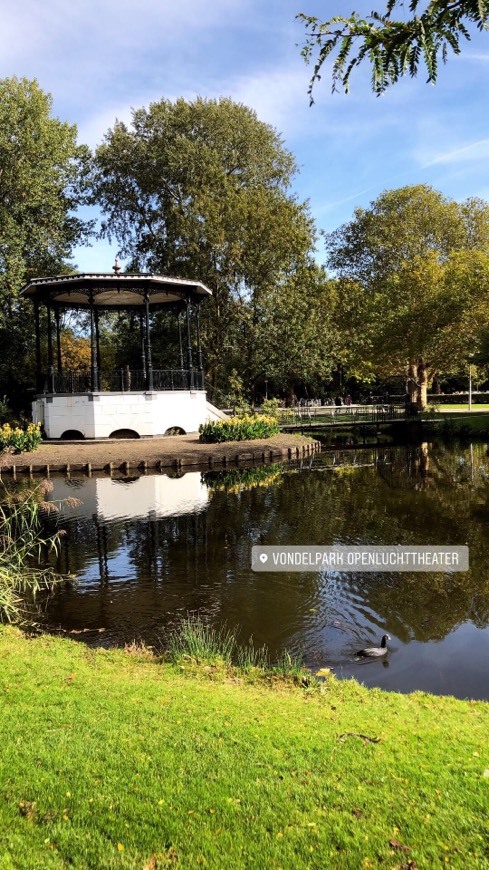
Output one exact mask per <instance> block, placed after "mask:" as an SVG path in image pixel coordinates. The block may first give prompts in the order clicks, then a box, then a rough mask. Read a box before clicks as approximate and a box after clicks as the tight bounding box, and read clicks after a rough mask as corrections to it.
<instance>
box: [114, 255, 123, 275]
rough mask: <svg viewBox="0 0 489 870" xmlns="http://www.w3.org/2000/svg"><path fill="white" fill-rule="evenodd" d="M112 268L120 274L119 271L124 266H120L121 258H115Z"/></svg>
mask: <svg viewBox="0 0 489 870" xmlns="http://www.w3.org/2000/svg"><path fill="white" fill-rule="evenodd" d="M112 268H113V270H114V272H115V274H116V275H118V274H119V272H120V271H121V268H122V267H121V266H119V260H118V259H117V257H116V258H115V263H114V265H113V266H112Z"/></svg>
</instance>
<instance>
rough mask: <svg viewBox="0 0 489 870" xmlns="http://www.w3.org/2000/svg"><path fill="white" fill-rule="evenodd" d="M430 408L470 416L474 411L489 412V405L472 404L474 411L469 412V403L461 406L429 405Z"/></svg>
mask: <svg viewBox="0 0 489 870" xmlns="http://www.w3.org/2000/svg"><path fill="white" fill-rule="evenodd" d="M428 407H429V408H436V410H437V411H445V412H446V411H466V412H467V414H470V413H471V412H472V411H489V405H475V404H474V403H472V409H471V411H469V406H468V403H467V402H465V403H463V404H460V405H429V406H428Z"/></svg>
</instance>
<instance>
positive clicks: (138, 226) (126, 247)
mask: <svg viewBox="0 0 489 870" xmlns="http://www.w3.org/2000/svg"><path fill="white" fill-rule="evenodd" d="M296 171H297V169H296V166H295V162H294V158H293V156H292V154H291V153H290V152H289V151H287V150H286V148H285V147H284V144H283V141H282V139H281V137H280V136H279V134H278V133H277V132H276V131H275V130H274V129H273V128H272V127H271V126H269V125H268V124H265V123H262V122H261V121H259V120H258V119H257V117H256V114H255V113H254V112H253V111H252V110H251V109H249V108H247V107H246V106H243V105H241V104H237V103H234V102H232V101H231V100H230V99H220V100H205V99H202V98H198V99H196V100H195V101H193V102H186V101H185V100H183V99H178V100H177V101H176V102H174V103H173V102H171V101H169V100H161V101H160V102H158V103H153V104H151V105H150V107H149V109H146V108H142V109H138V110H137V111H134V112H133V120H132V126H131V127H127V126H126V125H125V124H122V123H120V122H116V123H115V125H114V127H113V129H111V130H109V131H108V133H107V135H106V136H105V141H104V143H103V144H102V145H101V146H100V147H99V148H98V150H97V153H96V158H95V169H94V177H93V191H94V199H95V201H97V202H98V203H99V204H100V206H101V208H102V210H103V212H104V215H105V221H104V224H103V228H102V232H103V233H104V234H105V235H107V236H109V237H115V238H116V239H117V241H118V243H119V244H120V252H121V254H122V255H123V256H126V257H129V258H130V261H131V268H136V269H139V270H145V269H147V270H150V271H153V272H160V273H167V274H171V275H175V276H181V277H186V278H195V279H198V280H201V281H203V282H205V283H206V284H207V285H208V286H209V287H210V288H211V289H212V291H213V294H214V295H213V298H212V301H211V302H208V303H207V304H205V305H204V306H203V307H202V317H203V338H204V347H205V356H206V364H207V367H208V373H209V374H210V376H211V379H212V382H213V384H214V386H219V387H222V388H225V387H226V379H227V377H228V376H229V374H230V373H231V372H232V370H233V369H235V370H236V371H237V372H238V373H239V375H240V376H241V377H243V379H244V381H245V384H246V387H247V388H248V389H249V390H250V391H252V390H253V386H254V384H255V383H256V380H257V378H259V376H260V373H261V369H262V362H261V360H260V358H259V353H258V351H257V342H256V337H257V334H258V333H259V332H260V328H261V326H260V324H261V317H262V314H263V311H264V310H265V309H266V306H267V299H268V297H269V294H270V293H273V292H274V291H275V289H276V288H277V287H279V286H282V285H283V284H284V283H286V282H287V281H289V280H290V278H291V276H294V275H296V274H297V273H298V272H300V271H301V269H303V268H307V265H308V264H310V262H311V251H312V249H313V245H314V237H315V231H314V225H313V221H312V219H311V216H310V214H309V211H308V207H307V205H306V204H305V203H302V202H299V201H298V200H297V198H296V196H295V195H294V194H293V193H292V192H291V184H292V180H293V178H294V175H295V173H296Z"/></svg>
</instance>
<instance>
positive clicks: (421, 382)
mask: <svg viewBox="0 0 489 870" xmlns="http://www.w3.org/2000/svg"><path fill="white" fill-rule="evenodd" d="M417 382H418V400H417V402H418V408H419V410H420V411H424V409H425V408H426V406H427V404H428V367H427V365H426V363H425V361H424V360H423V359H420V360H418V377H417Z"/></svg>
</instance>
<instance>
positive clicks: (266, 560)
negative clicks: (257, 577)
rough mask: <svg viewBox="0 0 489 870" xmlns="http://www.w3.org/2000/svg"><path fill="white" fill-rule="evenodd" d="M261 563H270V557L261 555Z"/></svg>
mask: <svg viewBox="0 0 489 870" xmlns="http://www.w3.org/2000/svg"><path fill="white" fill-rule="evenodd" d="M260 562H262V564H263V565H264V564H265V562H268V556H267V554H266V553H260Z"/></svg>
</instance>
